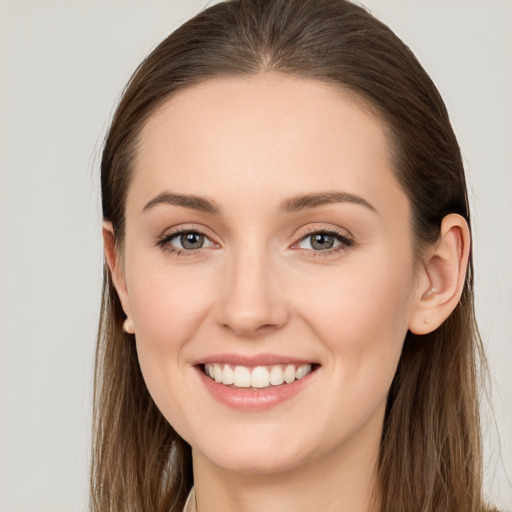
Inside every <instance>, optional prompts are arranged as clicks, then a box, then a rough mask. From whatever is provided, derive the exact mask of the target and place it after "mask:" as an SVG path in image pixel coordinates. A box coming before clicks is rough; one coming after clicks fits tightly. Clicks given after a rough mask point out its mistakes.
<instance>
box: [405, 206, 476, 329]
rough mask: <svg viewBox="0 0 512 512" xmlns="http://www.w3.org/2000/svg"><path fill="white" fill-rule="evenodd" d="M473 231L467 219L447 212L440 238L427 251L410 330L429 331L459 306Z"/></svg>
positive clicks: (410, 320) (435, 327) (410, 321)
mask: <svg viewBox="0 0 512 512" xmlns="http://www.w3.org/2000/svg"><path fill="white" fill-rule="evenodd" d="M469 246H470V235H469V227H468V224H467V222H466V220H465V219H464V218H463V217H462V216H460V215H457V214H454V213H453V214H450V215H447V216H446V217H445V218H444V219H443V222H442V223H441V231H440V236H439V240H438V241H437V242H436V244H435V245H434V246H433V247H432V248H431V249H430V250H429V251H428V252H427V255H426V259H425V263H424V266H423V269H422V271H421V272H422V275H421V276H420V278H419V279H418V285H417V289H416V297H415V303H414V305H413V311H412V313H411V317H410V319H409V330H410V331H411V332H413V333H415V334H427V333H429V332H431V331H433V330H435V329H437V328H438V327H439V326H440V325H441V324H442V323H443V322H444V321H445V320H446V318H448V316H449V315H450V314H451V312H452V311H453V310H454V309H455V307H456V306H457V304H458V302H459V299H460V296H461V294H462V290H463V288H464V282H465V279H466V270H467V266H468V260H469Z"/></svg>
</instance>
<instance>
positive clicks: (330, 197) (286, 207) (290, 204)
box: [142, 191, 377, 215]
mask: <svg viewBox="0 0 512 512" xmlns="http://www.w3.org/2000/svg"><path fill="white" fill-rule="evenodd" d="M333 203H352V204H358V205H361V206H364V207H366V208H368V209H369V210H372V211H374V212H377V210H376V209H375V208H374V207H373V206H372V205H371V204H370V203H369V202H368V201H366V200H365V199H363V198H362V197H360V196H357V195H355V194H351V193H349V192H339V191H336V192H319V193H311V194H303V195H298V196H293V197H290V198H288V199H285V200H284V201H283V202H282V203H281V205H280V208H279V210H280V211H281V212H283V213H293V212H298V211H302V210H307V209H309V208H316V207H318V206H324V205H328V204H333ZM165 204H169V205H173V206H182V207H184V208H190V209H192V210H198V211H201V212H205V213H211V214H213V215H219V214H220V213H221V208H220V207H219V205H218V204H217V203H215V201H212V200H211V199H207V198H205V197H200V196H195V195H189V194H177V193H174V192H162V193H161V194H159V195H157V196H156V197H154V198H153V199H151V201H149V202H148V203H147V204H146V206H144V208H143V209H142V212H147V211H148V210H151V209H152V208H154V207H155V206H158V205H165Z"/></svg>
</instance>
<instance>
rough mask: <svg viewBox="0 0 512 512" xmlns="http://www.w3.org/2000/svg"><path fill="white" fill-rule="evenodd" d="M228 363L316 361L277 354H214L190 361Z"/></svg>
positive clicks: (196, 363) (298, 362) (199, 363)
mask: <svg viewBox="0 0 512 512" xmlns="http://www.w3.org/2000/svg"><path fill="white" fill-rule="evenodd" d="M212 363H217V364H230V365H232V366H237V365H239V366H272V365H276V364H296V365H299V366H300V365H303V364H308V363H309V364H316V361H311V360H309V359H299V358H297V357H290V356H285V355H279V354H270V353H268V354H255V355H244V354H215V355H211V356H207V357H204V358H202V359H198V360H197V361H194V362H192V363H191V364H192V366H199V365H205V364H212Z"/></svg>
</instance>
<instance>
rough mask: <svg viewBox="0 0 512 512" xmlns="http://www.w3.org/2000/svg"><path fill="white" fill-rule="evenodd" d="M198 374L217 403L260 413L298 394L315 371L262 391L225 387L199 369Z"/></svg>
mask: <svg viewBox="0 0 512 512" xmlns="http://www.w3.org/2000/svg"><path fill="white" fill-rule="evenodd" d="M198 372H199V375H200V377H201V380H202V381H203V383H204V385H205V386H206V389H207V390H208V391H209V392H210V393H211V394H212V396H213V398H215V399H216V400H217V401H218V402H220V403H222V404H224V405H228V406H229V407H232V408H234V409H244V410H252V411H260V410H263V409H269V408H271V407H274V406H276V405H278V404H280V403H282V402H284V401H286V400H288V399H290V398H292V397H294V396H295V395H297V394H298V393H300V392H301V391H302V390H303V389H304V387H305V386H307V385H308V383H309V382H310V381H311V380H312V378H314V374H316V373H317V369H314V370H313V371H312V372H310V373H308V374H307V375H306V376H305V377H303V378H302V379H299V380H295V381H293V382H292V383H290V384H281V385H280V386H269V387H268V388H264V389H250V388H235V387H231V386H225V385H224V384H221V383H219V382H215V381H214V380H213V379H212V378H210V377H208V376H207V375H206V374H205V373H204V371H203V370H202V368H201V367H198Z"/></svg>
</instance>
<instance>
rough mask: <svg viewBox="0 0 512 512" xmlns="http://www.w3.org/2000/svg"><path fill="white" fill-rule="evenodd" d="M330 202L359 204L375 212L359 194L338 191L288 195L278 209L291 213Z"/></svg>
mask: <svg viewBox="0 0 512 512" xmlns="http://www.w3.org/2000/svg"><path fill="white" fill-rule="evenodd" d="M332 203H353V204H359V205H361V206H365V207H366V208H368V209H370V210H372V211H373V212H375V213H377V210H376V209H375V207H373V206H372V205H371V204H370V203H369V202H368V201H366V199H363V198H362V197H360V196H356V195H355V194H350V193H349V192H338V191H336V192H320V193H312V194H306V195H301V196H294V197H290V198H288V199H286V200H285V201H283V203H282V204H281V208H280V210H281V211H282V212H286V213H292V212H298V211H301V210H306V209H308V208H315V207H317V206H324V205H327V204H332Z"/></svg>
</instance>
